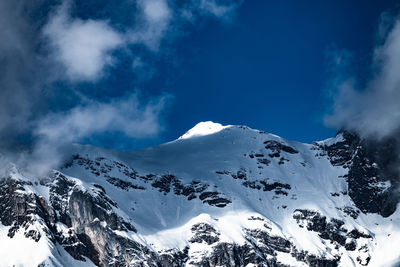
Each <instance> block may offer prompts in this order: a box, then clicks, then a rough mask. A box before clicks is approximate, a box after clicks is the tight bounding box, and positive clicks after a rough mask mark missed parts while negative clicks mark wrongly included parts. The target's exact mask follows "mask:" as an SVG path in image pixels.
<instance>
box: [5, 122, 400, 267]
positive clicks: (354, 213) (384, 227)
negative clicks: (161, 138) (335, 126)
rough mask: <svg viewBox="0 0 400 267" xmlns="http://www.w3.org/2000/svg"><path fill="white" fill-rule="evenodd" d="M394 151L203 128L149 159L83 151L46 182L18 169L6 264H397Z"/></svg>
mask: <svg viewBox="0 0 400 267" xmlns="http://www.w3.org/2000/svg"><path fill="white" fill-rule="evenodd" d="M390 142H393V140H387V141H380V142H371V141H366V140H362V139H360V138H359V137H358V136H357V135H354V134H351V133H348V132H341V133H339V134H338V135H337V136H336V137H334V138H331V139H328V140H324V141H320V142H315V143H313V144H303V143H298V142H293V141H288V140H285V139H283V138H280V137H279V136H276V135H272V134H268V133H265V132H262V131H258V130H253V129H250V128H248V127H245V126H222V125H220V124H217V123H212V122H202V123H199V124H198V125H196V126H195V127H194V128H193V129H191V130H189V131H188V132H187V133H186V134H184V135H183V136H181V137H180V138H178V139H177V140H175V141H172V142H169V143H166V144H163V145H160V146H157V147H152V148H149V149H145V150H140V151H131V152H117V151H114V150H106V149H102V148H96V147H90V146H75V147H73V148H72V150H73V153H71V154H70V155H63V156H65V158H66V159H67V160H66V161H65V163H64V165H63V166H60V167H59V168H58V169H56V170H52V171H50V172H49V174H48V175H47V176H45V177H33V176H29V175H24V174H23V173H21V172H20V171H19V170H18V169H17V168H15V167H13V166H9V168H8V175H6V176H5V177H2V179H1V180H0V205H1V207H0V219H1V223H2V226H1V227H0V235H1V236H0V238H1V240H0V266H96V265H97V266H397V264H398V262H399V259H400V249H399V248H400V229H399V228H400V223H399V222H400V214H399V211H398V210H397V209H396V208H397V203H398V194H397V193H396V192H397V191H398V182H397V180H398V178H397V177H398V176H396V175H397V173H396V172H393V168H389V167H388V166H393V164H395V163H396V161H397V160H398V156H397V154H396V152H395V151H394V148H393V147H394V145H393V144H392V143H390ZM396 169H397V168H396Z"/></svg>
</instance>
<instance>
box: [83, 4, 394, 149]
mask: <svg viewBox="0 0 400 267" xmlns="http://www.w3.org/2000/svg"><path fill="white" fill-rule="evenodd" d="M395 7H396V1H361V0H359V1H318V0H310V1H252V0H248V1H244V2H243V4H242V5H241V6H240V7H239V8H238V9H237V13H236V17H234V18H233V19H232V21H230V22H226V23H221V22H218V21H216V20H213V19H208V20H207V21H206V22H202V23H201V24H200V25H197V26H196V27H191V30H190V33H188V34H186V35H185V36H183V37H181V38H179V40H177V41H176V42H174V44H173V45H172V47H171V48H170V51H169V52H167V53H164V54H163V55H162V56H161V57H159V58H157V59H155V60H153V62H152V63H153V64H154V69H155V70H156V72H155V75H154V76H153V78H152V79H151V80H150V81H148V82H145V83H142V84H140V85H139V86H138V88H139V89H140V91H141V93H142V96H143V98H144V99H146V98H151V97H153V96H157V95H159V94H161V93H165V92H167V93H170V94H171V95H173V96H174V100H173V102H172V104H171V105H169V107H168V108H167V110H166V112H165V114H164V120H165V126H166V127H165V129H166V130H165V131H164V133H162V134H161V136H160V137H159V138H156V139H150V140H127V139H126V138H124V137H123V136H119V135H118V134H116V135H113V136H109V135H107V136H101V137H98V136H97V137H96V138H94V139H92V140H86V141H88V142H90V143H94V144H98V145H103V146H113V147H119V148H123V149H133V148H140V147H145V146H149V145H155V144H159V143H162V142H165V141H170V140H173V139H175V138H177V137H178V136H180V135H181V134H183V133H184V132H185V131H186V130H188V129H190V128H191V127H192V126H194V125H195V124H196V123H197V122H199V121H206V120H212V121H214V122H220V123H222V124H244V125H248V126H250V127H252V128H256V129H260V130H265V131H267V132H271V133H275V134H277V135H280V136H282V137H284V138H288V139H292V140H297V141H302V142H312V141H315V140H321V139H325V138H328V137H331V136H333V135H334V134H335V132H336V130H335V129H328V128H326V127H325V126H324V124H323V121H322V120H323V116H324V115H325V114H326V113H327V112H329V108H330V105H331V102H330V99H329V90H330V88H327V84H328V81H329V79H330V77H329V64H330V63H329V60H328V58H327V54H328V53H329V51H330V50H333V49H346V50H349V51H351V52H352V53H354V58H355V59H356V63H357V64H358V65H359V66H360V69H361V72H362V71H363V66H368V62H369V60H370V58H371V55H372V49H373V46H374V43H375V38H376V33H377V28H378V23H379V17H380V15H381V13H382V12H384V11H387V10H393V9H394V8H395ZM121 61H122V62H123V58H122V59H121ZM128 67H129V66H124V64H123V63H122V64H120V66H119V67H118V68H117V69H115V70H114V74H113V75H112V77H111V78H109V79H108V80H106V81H104V83H103V85H102V88H105V89H104V92H106V91H107V90H106V88H110V87H112V88H113V90H112V91H111V92H113V94H122V93H123V91H124V90H127V88H132V86H137V85H135V79H136V78H135V77H134V75H133V74H132V73H131V72H130V71H125V70H126V69H128ZM364 71H365V69H364ZM132 75H133V76H132ZM97 92H101V90H100V91H97ZM108 92H110V91H108ZM118 144H119V145H118Z"/></svg>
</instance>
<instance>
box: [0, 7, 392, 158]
mask: <svg viewBox="0 0 400 267" xmlns="http://www.w3.org/2000/svg"><path fill="white" fill-rule="evenodd" d="M397 8H398V4H397V3H396V1H368V2H366V1H361V0H360V1H317V0H315V1H314V0H312V1H311V0H310V1H307V2H300V1H250V0H247V1H246V0H243V1H241V0H237V1H226V0H188V1H179V0H177V1H172V0H136V1H132V0H121V1H118V2H114V1H112V2H110V1H107V0H85V1H77V0H76V1H74V0H58V1H50V0H41V1H34V2H32V1H29V0H20V1H19V2H18V3H16V2H15V1H11V0H10V1H3V2H2V3H0V17H1V18H2V21H1V22H2V24H1V25H2V27H0V38H1V39H2V40H8V42H3V43H2V44H0V55H1V57H0V61H1V63H2V64H1V67H0V86H1V88H2V90H1V91H0V140H1V141H0V146H1V147H7V146H8V147H10V148H15V146H16V145H22V146H28V147H29V146H30V147H31V148H33V151H36V150H37V151H39V152H40V153H43V151H48V149H53V148H54V147H59V146H60V145H59V144H62V145H64V144H69V143H82V144H93V145H99V146H106V147H112V148H116V149H137V148H143V147H147V146H151V145H157V144H160V143H163V142H166V141H170V140H173V139H175V138H177V137H179V136H180V135H182V134H183V133H184V132H185V131H187V130H188V129H190V128H191V127H193V126H194V125H195V124H196V123H198V122H200V121H207V120H211V121H214V122H219V123H222V124H242V125H248V126H250V127H252V128H256V129H260V130H265V131H268V132H271V133H275V134H277V135H280V136H282V137H285V138H288V139H292V140H297V141H302V142H312V141H315V140H321V139H325V138H328V137H331V136H333V135H334V134H335V133H336V131H337V129H338V128H342V127H343V128H348V129H350V130H355V131H358V132H359V133H360V134H361V133H368V134H370V135H372V134H375V133H376V132H377V131H378V130H379V131H380V132H382V131H381V130H380V129H382V128H384V129H388V130H387V132H388V133H389V132H391V131H392V129H397V128H398V127H399V126H400V125H399V124H398V121H400V120H399V116H398V114H400V112H397V111H398V108H397V106H398V105H397V102H396V101H393V100H392V99H398V97H399V96H400V95H399V94H398V92H400V90H399V88H400V86H397V82H398V81H397V79H396V78H395V77H397V76H398V75H392V72H391V71H389V70H397V68H398V67H399V66H398V65H397V58H398V57H397V47H399V48H400V43H399V44H398V43H397V40H398V38H397V37H398V36H400V26H398V24H399V23H398V21H399V20H398V12H397V11H398V9H397ZM398 29H399V34H398V33H397V31H398ZM399 40H400V38H399ZM399 42H400V41H399ZM399 65H400V63H399ZM393 86H394V87H393ZM382 88H383V89H382ZM376 99H380V100H381V101H380V102H379V103H378V104H379V105H377V106H376V107H374V108H373V109H371V108H370V107H371V103H374V101H375V100H376ZM375 102H376V101H375ZM371 112H372V113H371ZM387 114H394V115H393V116H384V117H385V118H387V119H386V120H381V119H380V118H382V116H383V115H387ZM371 118H372V120H371ZM326 125H329V127H327V126H326ZM369 125H376V127H375V128H371V127H370V126H369ZM53 150H54V149H53ZM39 152H38V153H39ZM54 153H56V152H54ZM50 154H51V153H50Z"/></svg>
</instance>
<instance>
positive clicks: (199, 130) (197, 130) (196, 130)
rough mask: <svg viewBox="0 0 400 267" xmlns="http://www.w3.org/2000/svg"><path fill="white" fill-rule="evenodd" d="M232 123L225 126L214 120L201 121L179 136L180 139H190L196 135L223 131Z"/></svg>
mask: <svg viewBox="0 0 400 267" xmlns="http://www.w3.org/2000/svg"><path fill="white" fill-rule="evenodd" d="M230 126H231V125H227V126H223V125H222V124H219V123H215V122H212V121H203V122H199V123H198V124H196V126H194V127H193V128H192V129H190V130H189V131H187V132H186V133H185V134H184V135H182V136H181V137H179V139H188V138H192V137H195V136H203V135H210V134H214V133H217V132H219V131H222V130H223V129H225V128H228V127H230Z"/></svg>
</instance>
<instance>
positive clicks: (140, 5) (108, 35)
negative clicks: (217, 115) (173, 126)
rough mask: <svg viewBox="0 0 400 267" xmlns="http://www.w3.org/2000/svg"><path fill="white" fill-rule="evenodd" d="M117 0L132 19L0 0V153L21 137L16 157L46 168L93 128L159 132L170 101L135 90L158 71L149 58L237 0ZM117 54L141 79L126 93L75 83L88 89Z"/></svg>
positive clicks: (63, 5)
mask: <svg viewBox="0 0 400 267" xmlns="http://www.w3.org/2000/svg"><path fill="white" fill-rule="evenodd" d="M99 1H102V0H99ZM120 5H125V6H126V7H127V8H126V12H127V14H122V13H121V12H124V10H125V9H124V8H121V7H120V6H119V8H118V16H125V17H131V18H132V19H129V20H127V22H126V23H125V22H124V20H118V23H116V20H115V18H112V17H107V15H105V16H91V14H93V13H91V10H90V9H91V6H86V7H85V8H87V9H88V10H85V11H84V12H85V16H81V15H82V14H81V13H79V12H77V10H76V9H77V8H79V5H78V2H77V1H74V0H60V1H58V2H54V1H50V0H35V1H31V0H16V1H0V39H1V40H7V42H1V43H0V63H1V64H0V87H1V88H2V89H1V90H0V154H4V153H6V151H8V152H12V151H16V147H17V146H18V145H22V147H23V144H25V145H26V144H27V145H28V149H26V150H25V151H30V152H26V153H20V152H18V153H20V155H23V156H22V157H20V158H24V157H26V158H30V160H29V161H30V162H32V159H35V164H36V163H37V165H38V166H39V165H40V166H43V168H39V169H42V170H44V169H46V168H49V166H51V165H52V164H55V163H57V162H58V160H59V157H58V156H57V155H58V154H60V153H58V152H59V151H60V149H61V148H62V147H63V146H65V145H66V144H68V143H73V142H80V141H82V140H84V139H87V138H88V137H90V136H91V135H96V134H101V133H107V132H121V133H123V134H124V135H126V136H128V137H132V138H149V137H154V136H157V135H159V134H160V132H161V131H162V129H163V128H164V126H163V124H162V122H161V121H162V117H163V116H164V113H165V111H164V108H165V106H166V105H167V104H168V102H169V100H170V99H171V98H170V97H166V96H152V99H150V100H149V101H146V102H143V101H142V100H141V99H140V98H138V97H137V96H136V94H135V92H137V90H138V88H137V87H139V85H140V84H138V83H139V82H145V81H147V80H149V79H151V77H152V76H153V74H154V73H155V71H156V69H155V67H154V66H153V65H152V62H151V61H150V62H149V61H147V59H148V58H151V59H152V60H154V58H156V57H157V56H159V55H160V54H162V51H163V50H164V49H165V48H168V46H171V45H172V43H173V42H174V41H177V40H178V38H177V37H179V36H181V35H182V34H183V32H182V31H183V30H182V29H183V28H184V29H185V30H186V29H187V28H188V27H184V26H186V25H189V26H195V22H197V21H198V20H200V18H202V17H214V18H218V19H221V20H224V18H226V17H230V16H231V15H232V12H233V11H234V9H235V8H236V7H237V5H238V2H232V3H228V2H226V1H218V0H191V1H183V2H182V1H167V0H138V1H121V4H120ZM100 6H101V5H100ZM128 12H131V13H128ZM95 13H96V12H95ZM98 13H101V14H108V15H110V14H112V13H113V12H97V14H98ZM110 16H111V15H110ZM121 57H124V60H125V61H129V60H130V62H131V66H132V67H131V68H130V69H129V70H128V71H131V74H132V77H139V78H137V80H136V81H137V82H138V83H136V84H134V85H133V88H130V89H126V90H125V91H124V92H125V95H123V96H121V94H114V95H115V96H114V97H112V98H106V97H94V95H96V94H91V95H90V96H88V94H87V91H85V90H81V88H83V87H84V86H83V87H82V86H81V85H88V84H90V85H92V88H95V87H96V86H101V83H102V81H104V80H106V79H107V78H109V77H112V75H113V73H114V71H118V68H119V67H120V66H119V63H120V62H119V59H121ZM124 71H126V70H125V69H124ZM109 90H114V88H110V89H109ZM129 91H130V93H129ZM127 92H128V93H127ZM110 95H113V94H110ZM71 99H72V100H73V101H70V103H69V102H68V105H65V102H67V101H68V100H71ZM14 154H15V153H14ZM38 162H41V163H40V164H39V163H38ZM49 163H50V165H49ZM31 165H32V164H31Z"/></svg>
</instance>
